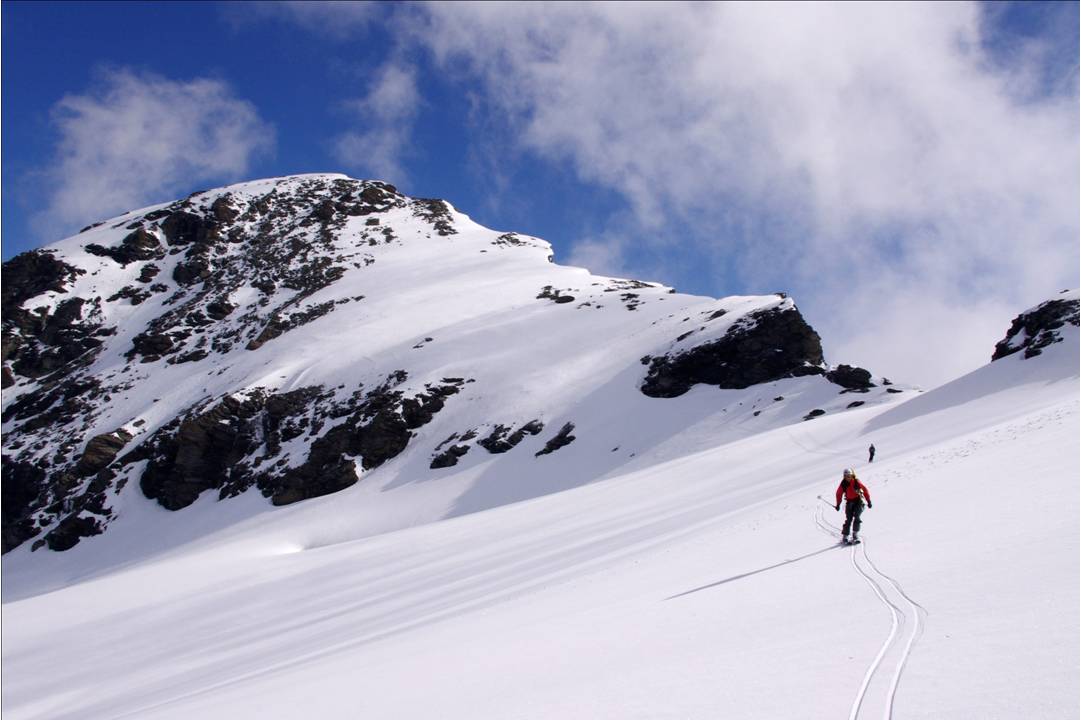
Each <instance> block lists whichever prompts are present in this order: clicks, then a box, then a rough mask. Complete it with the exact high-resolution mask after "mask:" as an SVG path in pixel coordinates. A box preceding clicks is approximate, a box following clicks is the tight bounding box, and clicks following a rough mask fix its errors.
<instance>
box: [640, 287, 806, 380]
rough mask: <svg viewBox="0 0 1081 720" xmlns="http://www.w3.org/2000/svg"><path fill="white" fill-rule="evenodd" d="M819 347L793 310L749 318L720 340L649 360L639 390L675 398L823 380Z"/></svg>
mask: <svg viewBox="0 0 1081 720" xmlns="http://www.w3.org/2000/svg"><path fill="white" fill-rule="evenodd" d="M822 362H823V360H822V343H821V340H820V339H819V337H818V333H816V332H815V331H814V330H813V329H812V328H811V326H810V325H808V324H807V323H806V322H805V321H804V319H803V316H802V315H800V313H799V311H798V310H796V309H795V307H790V308H781V309H774V310H766V311H762V312H758V313H753V314H751V315H749V316H747V317H746V318H744V319H742V320H741V321H739V322H737V323H735V324H734V325H733V326H732V327H731V328H730V329H729V330H728V332H727V333H726V334H725V335H724V337H722V338H721V339H719V340H714V341H712V342H707V343H704V344H702V345H699V346H697V347H694V348H692V349H690V350H687V351H685V352H680V353H674V354H670V355H665V356H663V357H659V358H651V359H650V360H649V372H648V374H647V375H646V379H645V381H644V382H643V383H642V387H641V390H642V392H643V393H645V394H646V395H648V396H650V397H656V398H673V397H678V396H680V395H682V394H683V393H685V392H687V391H688V390H690V389H691V387H693V386H694V385H696V384H698V383H704V384H707V385H715V386H717V387H720V388H729V389H741V388H745V387H749V386H751V385H756V384H758V383H765V382H772V381H774V380H780V379H781V378H786V377H799V376H803V375H822V374H824V373H825V370H824V369H823V368H822V367H821V366H822Z"/></svg>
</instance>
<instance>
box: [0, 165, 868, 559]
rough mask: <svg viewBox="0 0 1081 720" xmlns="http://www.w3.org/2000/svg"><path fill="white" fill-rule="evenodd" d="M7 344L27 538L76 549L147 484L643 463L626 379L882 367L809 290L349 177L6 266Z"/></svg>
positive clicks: (9, 439) (212, 487)
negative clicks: (560, 259) (497, 221)
mask: <svg viewBox="0 0 1081 720" xmlns="http://www.w3.org/2000/svg"><path fill="white" fill-rule="evenodd" d="M643 354H646V358H645V363H644V364H645V365H648V368H646V367H642V366H641V365H639V362H638V359H639V358H641V357H642V356H643ZM582 358H587V361H583V360H582ZM2 359H3V383H4V388H5V392H4V398H3V422H4V448H3V461H4V462H3V475H2V480H0V482H2V487H3V513H2V515H3V530H2V537H3V550H4V552H7V551H9V550H11V549H12V548H15V547H17V546H19V545H21V544H23V543H25V542H26V541H27V540H32V543H31V545H32V547H34V548H39V547H48V548H51V549H54V550H65V549H68V548H71V547H73V546H74V545H75V544H77V543H78V542H79V540H80V538H83V537H88V536H92V535H96V534H100V533H102V532H105V531H107V529H108V527H109V526H110V524H111V523H113V522H116V521H117V520H118V518H119V514H118V510H117V508H118V507H120V506H121V503H118V502H117V499H118V498H119V496H121V495H124V496H125V497H127V498H128V500H127V501H128V502H131V501H132V500H131V498H130V495H131V494H132V493H137V495H136V497H137V499H138V500H139V501H152V502H156V503H158V504H159V505H161V506H162V507H164V508H167V509H170V510H181V509H184V508H189V507H190V506H192V505H193V504H194V503H195V502H196V500H197V499H199V498H200V497H202V496H204V494H209V495H211V496H214V497H216V498H218V499H219V500H227V499H228V498H231V497H235V496H237V495H240V494H243V493H249V492H254V493H259V494H261V495H262V496H264V497H265V498H266V499H267V504H268V505H269V504H275V505H285V504H289V503H294V502H298V501H302V500H308V499H310V498H315V497H319V496H323V495H327V494H330V493H334V492H339V491H341V490H343V489H345V488H349V487H350V486H353V485H355V484H357V483H358V482H365V481H368V478H378V477H380V475H379V473H386V472H398V470H388V469H387V466H388V465H389V466H393V467H395V468H401V467H409V468H411V470H410V472H413V473H421V474H422V475H416V476H412V477H410V478H408V481H410V482H413V481H416V482H420V481H428V480H438V479H440V478H443V477H446V476H447V475H453V474H454V473H455V472H459V471H461V470H462V467H461V466H466V468H468V467H469V466H471V465H474V464H477V463H485V462H491V463H502V464H503V465H502V467H507V468H510V469H509V470H508V472H507V476H508V479H507V482H515V481H516V480H515V478H516V477H517V476H518V475H521V474H522V473H523V472H525V471H526V470H528V471H529V472H534V473H535V474H539V475H540V476H542V477H543V474H544V473H543V468H547V467H553V464H554V465H555V466H558V465H560V464H561V463H563V464H566V463H568V462H570V460H568V458H572V457H579V456H585V455H588V454H589V453H592V452H596V453H601V452H603V453H604V458H605V459H604V462H605V463H618V462H626V461H627V457H628V456H630V457H633V453H629V454H628V453H624V454H618V455H617V454H612V453H611V452H610V450H611V448H610V446H608V447H605V448H603V449H600V448H596V447H594V446H593V444H594V443H596V442H598V441H597V439H596V438H597V436H598V435H599V434H600V433H601V431H603V430H605V428H602V427H599V426H598V425H597V422H598V421H596V420H594V421H592V424H591V422H590V421H588V420H586V419H583V418H582V417H581V415H583V414H584V415H586V416H587V417H588V416H590V414H591V411H590V406H589V403H590V402H592V401H591V400H590V396H591V393H592V392H593V391H594V390H595V389H596V388H598V387H600V386H603V385H605V384H606V383H616V384H617V385H618V388H619V392H620V393H623V394H624V395H623V398H624V400H625V401H626V402H627V403H631V404H633V403H650V402H653V401H652V400H649V399H647V398H646V397H645V396H651V397H675V396H677V395H680V394H683V393H685V392H686V390H687V389H688V388H690V387H691V386H692V385H694V384H695V383H708V384H712V385H717V386H720V387H725V388H743V387H747V386H750V385H753V384H755V383H761V382H767V381H772V380H776V379H778V378H789V377H800V376H804V377H805V376H809V375H819V376H821V375H823V374H826V377H828V378H829V379H830V380H832V381H833V382H834V383H836V384H838V385H839V386H840V387H841V388H843V391H846V392H847V391H851V390H857V389H866V388H868V387H873V384H871V383H870V379H869V376H868V374H867V373H866V371H862V370H859V369H857V368H848V367H847V366H841V367H839V368H837V369H835V370H830V369H829V368H827V367H826V366H824V365H823V359H822V353H821V347H820V344H819V340H818V336H817V335H816V334H815V333H814V331H813V330H812V329H811V328H810V327H809V326H808V325H807V324H806V322H804V321H803V318H802V317H801V316H800V314H799V312H798V311H797V310H796V309H795V305H794V303H793V302H792V301H791V300H790V299H788V298H786V297H784V296H762V297H740V298H731V299H725V300H720V301H717V300H712V299H708V298H700V297H695V296H688V295H679V294H677V293H675V291H674V290H672V289H671V288H667V287H664V286H662V285H659V284H656V283H644V282H640V281H636V280H626V279H616V278H603V277H597V276H593V275H590V274H588V273H587V272H585V271H582V270H580V269H576V268H567V267H562V266H559V265H556V264H554V263H553V262H552V254H551V247H550V246H549V245H548V244H547V243H545V242H543V241H541V240H538V239H536V238H530V237H528V236H525V235H519V234H516V233H507V232H496V231H492V230H488V229H487V228H482V227H480V226H479V225H477V224H476V223H473V222H472V221H470V220H469V218H468V217H467V216H465V215H462V214H461V213H458V212H457V211H455V210H454V208H452V207H451V206H450V205H449V204H448V203H446V202H444V201H442V200H430V199H415V198H409V197H407V196H405V195H402V194H401V193H399V192H398V191H397V190H396V189H395V188H394V187H393V186H391V185H387V184H385V183H381V182H372V181H359V180H352V179H349V178H345V177H343V176H332V175H314V176H297V177H291V178H277V179H271V180H263V181H255V182H252V183H242V184H239V185H235V186H230V187H228V188H222V189H218V190H212V191H206V192H200V193H196V194H194V195H192V196H190V197H188V198H186V199H184V200H181V201H178V202H174V203H170V204H166V205H161V206H158V207H154V208H151V209H150V210H149V211H142V212H133V213H128V214H127V215H124V216H121V217H119V218H114V219H113V220H110V221H108V222H105V223H98V224H95V225H93V226H90V227H88V228H86V229H84V231H83V232H82V233H81V234H79V235H76V236H74V237H72V238H69V239H67V240H64V241H62V242H60V243H57V244H56V245H54V246H51V247H49V248H47V249H46V250H40V251H34V252H30V253H24V254H23V255H20V256H18V257H16V258H13V259H12V260H10V261H9V262H7V263H4V266H3V358H2ZM628 369H631V370H632V371H633V375H634V377H633V379H632V380H630V381H624V380H618V382H617V378H622V377H623V376H624V375H626V374H627V370H628ZM817 380H818V381H820V382H826V379H825V378H818V379H817ZM643 393H644V394H645V395H643ZM843 407H844V406H843V405H840V406H839V409H843ZM807 409H810V408H807ZM832 409H833V408H831V410H832ZM805 411H806V410H804V412H805ZM642 412H648V410H646V409H644V408H643V409H642ZM549 426H550V427H554V428H559V430H558V431H557V432H556V433H555V434H554V435H553V434H548V435H546V436H542V435H541V434H542V432H543V431H544V429H545V428H546V427H549ZM440 440H442V441H441V442H440ZM572 443H573V445H572ZM612 444H617V443H612ZM568 446H570V448H569V449H567V448H568ZM477 448H479V449H477ZM414 457H415V458H416V462H412V461H411V460H410V458H414ZM601 464H603V463H600V464H597V466H598V467H600V465H601ZM418 468H419V469H418ZM566 470H567V469H566V468H563V470H562V471H561V472H563V473H564V474H566ZM529 472H527V473H526V474H529ZM586 481H588V478H583V479H582V482H586ZM523 482H524V481H523ZM537 487H538V488H540V489H538V490H537V491H536V492H543V485H541V484H538V485H537Z"/></svg>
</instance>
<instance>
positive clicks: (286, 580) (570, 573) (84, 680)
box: [3, 319, 1081, 719]
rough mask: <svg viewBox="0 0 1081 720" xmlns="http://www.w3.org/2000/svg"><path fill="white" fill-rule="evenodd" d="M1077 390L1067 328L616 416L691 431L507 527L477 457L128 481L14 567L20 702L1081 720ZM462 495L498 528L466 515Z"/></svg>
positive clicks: (446, 712) (552, 478)
mask: <svg viewBox="0 0 1081 720" xmlns="http://www.w3.org/2000/svg"><path fill="white" fill-rule="evenodd" d="M478 327H481V326H478ZM483 327H491V325H490V320H487V319H486V320H485V321H484V325H483ZM274 372H277V369H275V370H274ZM445 372H449V371H445ZM268 374H269V373H268ZM785 382H789V383H791V384H790V385H787V386H785V387H783V388H781V389H779V390H777V392H778V393H779V394H786V395H791V394H792V393H799V392H808V393H813V392H815V389H814V387H813V386H811V385H807V384H800V381H785ZM1078 390H1079V388H1078V340H1077V333H1076V331H1072V330H1071V332H1069V333H1067V338H1066V341H1065V342H1063V343H1059V344H1057V345H1055V346H1053V347H1051V348H1049V349H1047V350H1046V351H1045V353H1044V354H1043V355H1042V356H1040V357H1038V358H1034V359H1032V360H1022V359H1021V358H1020V357H1017V356H1011V357H1008V358H1005V359H1003V360H1001V361H998V362H995V363H993V364H991V365H989V366H987V367H985V368H982V369H980V370H978V371H977V372H975V373H972V374H970V375H968V376H966V377H964V378H961V379H959V380H957V381H955V382H954V383H951V384H949V385H946V386H943V387H941V388H938V389H936V390H934V391H931V392H928V393H926V394H923V395H919V396H914V397H913V399H911V400H908V401H907V402H902V403H894V404H882V405H869V406H867V407H863V408H858V409H855V410H851V411H849V412H842V413H836V414H834V413H830V414H827V415H826V416H823V417H821V418H818V419H816V420H814V421H813V422H800V421H799V418H798V416H797V417H792V418H773V419H772V420H770V422H769V423H763V425H762V426H760V427H759V426H756V427H753V428H752V427H749V426H747V423H749V422H751V418H750V416H749V415H747V414H744V415H741V416H740V419H739V420H732V419H731V418H729V417H727V409H728V408H733V411H732V412H733V413H735V408H737V407H739V406H738V403H740V402H753V401H754V400H755V399H757V396H758V395H762V396H763V397H768V396H767V395H766V394H765V393H767V392H773V391H774V390H773V389H772V388H766V389H761V388H759V389H755V388H752V389H751V390H750V391H747V392H750V393H753V394H754V397H751V396H749V395H739V394H738V393H734V394H731V395H729V394H725V393H721V396H720V398H721V399H720V401H718V395H717V392H718V391H716V390H711V389H707V388H697V389H696V390H695V391H693V392H692V393H689V394H688V396H687V397H686V398H681V399H679V403H682V404H681V405H680V404H668V405H666V404H664V402H653V403H650V404H649V408H650V409H651V410H653V411H654V412H656V409H657V408H660V409H661V410H660V412H656V414H653V415H650V414H647V410H646V409H645V404H644V405H643V408H642V410H641V414H637V413H635V414H626V413H627V408H626V407H610V408H607V410H597V411H596V412H597V413H603V412H608V413H611V414H612V416H613V417H616V416H618V415H620V414H622V415H623V417H622V420H623V423H624V424H625V425H626V424H627V418H636V422H637V423H638V424H651V423H655V424H656V425H655V426H654V427H653V428H652V429H653V432H654V434H656V433H657V429H658V427H663V426H664V425H663V424H664V423H665V422H666V419H665V417H664V415H663V413H664V412H666V411H667V410H665V409H666V408H679V409H680V410H681V411H682V412H691V413H692V415H693V414H694V413H697V415H694V417H697V418H698V419H697V420H696V421H693V422H691V423H690V424H687V425H686V430H685V431H682V432H680V433H677V434H675V435H673V436H672V437H670V438H669V439H668V440H665V441H664V442H661V443H660V444H658V445H657V446H656V447H653V448H651V449H650V452H648V453H645V454H643V455H642V456H639V457H636V458H628V459H627V462H626V463H623V464H621V465H619V466H618V467H615V468H614V469H608V470H606V471H605V472H606V478H605V479H602V480H600V481H598V482H594V483H591V484H587V485H584V486H580V487H572V486H575V485H581V478H569V477H566V476H565V475H563V474H562V473H569V472H571V471H572V469H574V468H575V465H574V462H575V460H576V458H578V457H579V456H576V455H574V454H573V453H569V452H567V453H566V454H565V455H564V456H563V458H562V461H561V463H562V464H559V463H553V464H551V465H548V466H546V473H547V474H540V473H538V474H536V475H534V476H530V477H529V478H526V480H528V481H529V482H547V483H549V485H548V486H547V487H546V490H547V491H549V492H550V494H547V495H544V496H542V497H537V498H533V499H524V498H516V497H514V496H513V493H514V492H515V491H514V490H503V491H504V492H508V493H510V495H508V496H507V497H502V498H500V500H501V501H508V502H509V501H513V500H515V499H521V500H522V501H521V502H510V504H505V505H502V506H497V507H492V505H493V504H495V505H498V503H493V502H492V497H491V496H492V494H498V493H499V492H501V489H500V488H501V487H504V488H505V487H506V486H511V487H517V486H520V485H521V483H520V482H516V483H511V482H504V483H503V484H502V485H501V484H500V482H499V481H500V478H498V477H492V476H490V475H488V474H486V465H487V464H488V462H484V461H482V460H484V458H477V457H472V456H467V459H471V460H472V462H471V463H464V464H463V465H464V467H463V468H460V469H458V473H457V474H456V475H453V476H451V477H449V478H444V480H443V481H441V482H439V483H425V482H419V483H406V484H402V483H401V482H400V478H402V477H407V473H408V471H409V468H408V467H401V466H393V467H390V468H389V469H388V470H387V471H386V472H385V473H381V474H382V477H383V478H384V479H383V480H381V481H380V482H379V483H364V482H361V483H358V484H357V485H356V486H354V487H352V488H349V489H348V490H345V491H343V492H341V493H338V494H336V495H332V496H328V497H324V498H319V499H315V500H311V501H308V502H305V503H302V504H300V505H296V506H289V507H286V508H280V509H275V510H273V511H268V510H267V509H266V508H265V503H262V499H261V498H257V497H253V496H251V494H249V495H248V496H244V497H241V498H238V499H237V500H235V501H231V502H226V503H217V502H214V501H213V500H211V499H209V498H207V497H204V498H201V499H200V501H199V502H198V503H197V504H196V505H195V506H193V507H192V508H189V509H188V510H186V511H184V512H181V513H168V512H166V511H164V510H161V509H159V508H157V507H155V506H153V505H151V504H150V503H147V502H145V500H143V499H142V498H141V496H139V495H138V494H137V493H138V489H137V488H133V486H134V483H132V484H129V487H128V488H127V489H126V490H125V493H129V495H127V496H126V495H125V494H124V493H122V494H121V496H120V497H119V498H118V502H121V503H124V506H123V510H124V517H125V518H126V520H125V522H124V523H118V524H117V526H116V527H114V528H112V529H111V530H110V531H109V532H108V533H106V535H104V536H102V537H100V538H93V539H91V540H90V541H87V543H86V547H87V548H92V549H93V550H94V554H91V553H90V552H89V551H84V547H83V546H80V547H79V548H76V550H75V551H73V552H71V553H64V554H53V555H49V556H46V557H44V558H41V557H34V558H33V559H34V560H43V561H47V563H45V564H43V565H42V566H38V567H37V569H36V570H32V569H31V568H30V566H29V565H28V564H27V563H28V560H29V554H14V553H13V554H12V555H14V557H6V558H5V560H4V563H5V564H4V573H5V578H4V582H5V588H4V599H5V604H4V606H3V629H4V634H3V664H4V686H3V690H4V692H3V710H4V713H5V716H6V717H9V718H26V719H29V718H64V717H70V718H121V717H131V718H192V717H199V718H235V717H260V718H297V717H374V718H390V717H393V718H556V717H559V718H598V717H618V718H707V717H709V718H714V717H725V718H842V717H848V718H856V717H859V718H889V717H894V718H962V717H973V718H1022V717H1026V718H1027V717H1039V718H1068V717H1077V712H1078V705H1077V701H1078V690H1079V687H1078V672H1079V664H1078V659H1079V647H1078V637H1079V631H1081V627H1079V619H1078V604H1079V595H1078V587H1079V567H1078V557H1079V527H1078V514H1079V474H1081V469H1079V464H1078V457H1079V440H1078V437H1079V408H1078ZM741 392H742V391H741ZM647 402H648V400H647V399H644V398H643V403H647ZM590 407H593V408H604V403H597V402H594V403H591V404H590ZM718 407H722V408H724V409H725V412H724V413H722V412H719V410H718ZM671 412H675V410H671ZM793 412H794V411H793ZM764 415H765V413H763V416H764ZM604 421H605V419H604V418H603V417H599V416H598V417H595V418H592V419H590V420H588V421H587V422H589V423H590V424H591V426H596V427H600V426H603V424H604ZM557 422H558V421H554V422H553V423H552V426H557ZM683 427H684V426H683V425H681V426H680V428H681V430H682V428H683ZM711 434H713V436H714V438H715V440H714V442H713V443H712V444H710V443H708V439H709V437H710V435H711ZM643 436H644V435H643ZM535 440H536V441H537V442H539V441H540V439H539V438H538V439H535ZM598 442H599V441H598ZM871 442H874V444H875V445H876V447H877V449H878V455H877V456H876V462H875V463H874V464H872V465H867V464H866V463H865V462H864V461H865V460H866V447H867V445H868V444H870V443H871ZM576 445H577V443H576V444H573V445H571V446H568V448H566V449H565V450H564V451H560V452H561V453H564V452H565V451H569V450H574V449H576V448H575V446H576ZM554 457H559V454H558V453H557V454H556V455H555V456H554ZM582 457H584V456H582ZM846 466H851V467H855V468H856V469H857V472H858V474H859V475H860V477H861V479H862V480H863V481H864V482H865V483H866V484H867V485H868V487H869V488H870V491H871V493H872V496H873V500H874V507H873V509H870V510H868V511H866V512H865V514H864V521H865V523H864V533H863V534H864V538H865V542H864V544H863V545H860V546H857V547H856V548H854V549H853V548H842V547H839V546H838V544H837V527H838V526H839V524H840V522H841V520H842V519H843V518H842V517H841V514H840V513H837V512H835V511H834V508H833V492H834V490H835V488H836V486H837V482H838V480H839V479H840V472H841V469H842V468H843V467H846ZM597 469H600V468H599V467H598V468H582V469H580V470H579V471H580V472H582V473H583V474H584V475H585V477H587V478H588V477H589V475H588V473H589V472H590V471H591V470H597ZM503 479H504V480H509V479H507V478H503ZM516 480H521V478H518V479H516ZM395 483H398V485H395ZM448 483H451V484H453V483H457V486H458V487H459V488H460V490H461V493H460V494H456V493H457V491H455V492H447V490H446V488H447V487H448ZM432 488H440V489H439V491H436V490H434V489H432ZM564 488H569V489H564ZM557 490H562V491H561V492H556V491H557ZM131 492H134V493H136V495H134V496H131V495H130V493H131ZM470 493H474V494H476V493H479V494H481V495H484V496H485V497H484V498H483V500H482V499H477V500H476V507H477V508H479V507H491V509H488V510H483V511H480V512H473V513H469V514H463V513H467V512H468V510H470V509H475V508H473V507H472V506H470V502H471V501H470V500H469V497H470ZM822 498H825V500H823V499H822ZM260 503H262V504H260ZM454 504H457V507H450V506H448V505H454ZM448 514H449V515H458V516H457V517H450V518H449V519H445V520H442V521H438V522H428V521H427V519H428V518H431V517H433V516H436V517H437V516H445V515H448ZM133 543H136V544H142V545H141V546H140V548H139V552H138V553H134V552H131V551H130V545H131V544H133ZM125 548H127V550H125ZM39 555H40V554H39ZM93 558H104V559H103V560H100V562H99V564H98V565H97V566H96V567H95V566H93V563H91V566H86V565H80V563H85V562H89V560H91V559H93ZM79 578H82V580H81V581H80V580H79ZM53 588H55V589H53ZM50 590H51V591H50Z"/></svg>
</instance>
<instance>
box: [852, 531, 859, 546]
mask: <svg viewBox="0 0 1081 720" xmlns="http://www.w3.org/2000/svg"><path fill="white" fill-rule="evenodd" d="M852 544H853V545H859V544H860V536H859V535H857V534H856V533H852Z"/></svg>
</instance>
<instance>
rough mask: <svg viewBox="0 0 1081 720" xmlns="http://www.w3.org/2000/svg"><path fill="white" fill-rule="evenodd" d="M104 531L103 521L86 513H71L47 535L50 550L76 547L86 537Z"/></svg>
mask: <svg viewBox="0 0 1081 720" xmlns="http://www.w3.org/2000/svg"><path fill="white" fill-rule="evenodd" d="M102 532H104V527H103V526H102V524H101V521H99V520H97V519H95V518H91V517H86V516H85V515H75V514H72V515H69V516H67V517H66V518H64V519H63V520H61V521H60V524H59V525H57V526H56V527H55V528H53V529H52V530H51V531H49V533H48V534H47V535H46V536H45V541H46V542H47V543H48V545H49V549H50V550H56V551H57V552H62V551H64V550H70V549H71V548H73V547H75V545H77V544H78V542H79V541H80V540H81V539H82V538H84V537H91V536H92V535H100V534H101V533H102Z"/></svg>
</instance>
